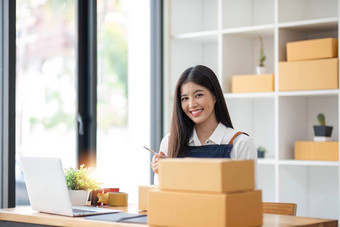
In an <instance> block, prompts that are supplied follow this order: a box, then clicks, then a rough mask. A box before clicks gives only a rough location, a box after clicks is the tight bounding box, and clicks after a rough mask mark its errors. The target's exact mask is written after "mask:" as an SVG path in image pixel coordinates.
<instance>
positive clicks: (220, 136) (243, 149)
mask: <svg viewBox="0 0 340 227" xmlns="http://www.w3.org/2000/svg"><path fill="white" fill-rule="evenodd" d="M237 132H238V131H237V130H234V129H232V128H228V127H226V126H225V125H223V124H222V123H219V124H218V125H217V127H216V129H215V130H214V132H213V133H212V134H211V136H210V137H209V138H208V139H207V140H206V141H205V142H204V144H201V142H200V140H199V139H198V136H197V132H196V129H195V128H194V131H193V134H192V136H191V138H190V139H189V144H188V145H189V146H202V145H213V144H218V145H220V144H228V143H229V141H230V140H231V138H232V137H233V136H234V135H235V134H236V133H237ZM169 136H170V133H168V134H167V135H166V136H165V137H164V138H163V139H162V142H161V145H160V152H161V151H162V152H163V153H164V154H166V155H168V144H169ZM230 158H231V159H243V160H247V159H253V160H255V185H256V182H257V149H256V146H255V144H254V143H253V140H252V139H251V138H250V137H249V136H247V135H245V134H240V135H239V136H237V137H236V138H235V139H234V142H233V148H232V150H231V153H230ZM154 184H158V175H157V174H155V178H154Z"/></svg>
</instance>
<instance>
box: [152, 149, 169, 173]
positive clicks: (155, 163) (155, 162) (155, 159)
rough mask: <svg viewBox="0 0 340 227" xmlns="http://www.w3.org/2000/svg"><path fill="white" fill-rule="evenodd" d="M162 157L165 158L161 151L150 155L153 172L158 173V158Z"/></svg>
mask: <svg viewBox="0 0 340 227" xmlns="http://www.w3.org/2000/svg"><path fill="white" fill-rule="evenodd" d="M162 158H166V155H165V154H164V153H163V152H162V151H161V152H159V153H158V154H155V155H154V156H153V157H152V162H151V168H152V170H153V172H154V173H157V174H158V166H159V160H161V159H162Z"/></svg>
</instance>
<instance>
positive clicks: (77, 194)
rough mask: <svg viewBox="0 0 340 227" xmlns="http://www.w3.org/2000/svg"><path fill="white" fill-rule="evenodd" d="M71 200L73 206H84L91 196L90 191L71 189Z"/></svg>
mask: <svg viewBox="0 0 340 227" xmlns="http://www.w3.org/2000/svg"><path fill="white" fill-rule="evenodd" d="M68 192H69V195H70V200H71V203H72V206H84V205H86V202H87V199H88V197H89V191H85V190H69V191H68Z"/></svg>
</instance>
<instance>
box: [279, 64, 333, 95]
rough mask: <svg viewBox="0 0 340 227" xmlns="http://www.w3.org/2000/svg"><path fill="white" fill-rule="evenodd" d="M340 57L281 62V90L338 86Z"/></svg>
mask: <svg viewBox="0 0 340 227" xmlns="http://www.w3.org/2000/svg"><path fill="white" fill-rule="evenodd" d="M338 85H339V84H338V59H337V58H331V59H323V60H313V61H300V62H279V91H296V90H318V89H337V88H338Z"/></svg>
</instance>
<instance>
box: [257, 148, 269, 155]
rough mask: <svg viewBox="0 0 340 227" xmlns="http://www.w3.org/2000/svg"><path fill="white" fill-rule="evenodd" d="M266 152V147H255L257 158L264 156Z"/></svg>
mask: <svg viewBox="0 0 340 227" xmlns="http://www.w3.org/2000/svg"><path fill="white" fill-rule="evenodd" d="M266 152H267V150H266V148H264V147H262V146H259V147H258V148H257V157H258V158H264V156H265V153H266Z"/></svg>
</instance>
